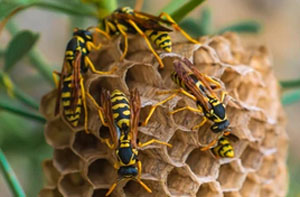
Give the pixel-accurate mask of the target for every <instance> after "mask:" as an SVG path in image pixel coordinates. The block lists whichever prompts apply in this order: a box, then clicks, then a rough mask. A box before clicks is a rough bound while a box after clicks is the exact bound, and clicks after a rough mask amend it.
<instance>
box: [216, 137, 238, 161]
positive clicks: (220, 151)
mask: <svg viewBox="0 0 300 197" xmlns="http://www.w3.org/2000/svg"><path fill="white" fill-rule="evenodd" d="M211 150H212V152H213V154H214V155H215V156H217V157H222V158H233V157H234V150H233V147H232V145H231V143H230V141H229V140H228V138H226V137H221V138H220V139H219V140H218V145H217V146H216V147H214V148H212V149H211Z"/></svg>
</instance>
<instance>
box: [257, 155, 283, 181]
mask: <svg viewBox="0 0 300 197" xmlns="http://www.w3.org/2000/svg"><path fill="white" fill-rule="evenodd" d="M275 154H276V153H275ZM276 174H278V163H277V160H276V156H274V155H271V156H266V157H264V159H263V161H262V165H261V167H260V169H259V170H258V175H259V176H260V177H261V178H262V179H264V180H272V179H274V178H275V176H276Z"/></svg>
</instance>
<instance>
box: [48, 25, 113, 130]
mask: <svg viewBox="0 0 300 197" xmlns="http://www.w3.org/2000/svg"><path fill="white" fill-rule="evenodd" d="M100 48H101V44H99V45H97V46H96V45H95V44H94V43H93V35H92V33H91V32H90V31H88V30H83V29H78V28H75V29H74V32H73V37H72V39H71V40H70V41H69V42H68V44H67V47H66V52H65V57H64V63H63V66H62V70H61V72H60V73H59V72H57V71H54V72H53V78H54V81H55V83H56V86H57V87H58V96H57V100H56V108H55V114H58V112H59V110H60V104H61V103H62V105H63V115H64V116H65V118H66V120H67V121H68V122H69V123H70V124H71V125H72V126H73V127H77V126H78V123H79V120H80V117H81V114H82V107H83V109H84V114H85V118H84V127H85V130H86V132H88V128H87V122H88V119H87V118H88V114H87V106H86V99H85V89H84V85H83V74H85V73H86V72H87V71H88V68H90V69H91V70H92V72H94V73H96V74H111V73H112V72H114V70H111V71H108V72H102V71H98V70H96V69H95V66H94V64H93V63H92V61H91V60H90V58H89V57H88V55H89V53H90V51H91V50H99V49H100ZM56 75H58V76H59V77H60V79H59V81H57V79H56Z"/></svg>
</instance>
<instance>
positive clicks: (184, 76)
mask: <svg viewBox="0 0 300 197" xmlns="http://www.w3.org/2000/svg"><path fill="white" fill-rule="evenodd" d="M173 64H174V69H175V71H174V72H173V73H172V74H171V79H172V80H173V81H174V82H175V83H176V84H177V85H178V86H179V87H180V88H179V89H176V90H172V91H166V92H161V93H160V94H169V93H173V94H172V95H171V96H169V97H167V98H166V99H164V100H163V101H161V102H159V103H157V104H155V105H153V106H152V107H151V109H150V113H149V115H148V116H147V118H146V119H145V121H144V122H143V124H142V125H146V124H147V123H148V121H149V119H150V118H151V116H152V114H153V112H154V111H155V109H156V108H157V107H158V106H159V105H162V104H164V103H166V102H167V101H169V100H171V99H173V98H174V97H175V96H177V95H178V94H179V93H182V94H184V95H186V96H188V97H189V98H191V99H192V100H194V101H195V102H196V106H197V108H193V107H191V106H185V107H181V108H178V109H176V110H174V111H171V112H170V114H175V113H177V112H180V111H183V110H189V111H193V112H198V113H201V114H203V115H204V116H203V120H202V121H201V122H200V123H199V124H197V125H195V126H194V127H193V128H192V129H197V128H199V127H201V126H203V125H204V124H205V123H206V122H207V121H208V120H210V121H211V122H212V123H213V125H212V126H211V127H210V128H211V130H212V131H213V132H214V133H219V132H224V135H228V134H229V128H228V127H229V121H228V119H227V115H226V110H225V105H224V103H223V102H224V99H225V96H226V92H223V91H222V93H221V98H219V97H218V96H217V95H216V93H215V92H214V91H216V90H217V89H220V88H221V84H220V83H219V82H217V81H216V80H214V79H213V78H211V77H209V76H207V75H205V74H203V73H200V72H199V71H198V70H197V68H196V67H195V66H194V65H193V64H192V63H191V62H190V61H189V60H188V59H186V58H185V59H183V60H180V61H178V60H177V61H174V63H173ZM216 142H217V140H213V141H212V142H211V143H210V144H209V145H208V146H207V147H204V148H203V149H202V150H207V149H209V148H210V147H211V146H213V145H214V144H215V143H216Z"/></svg>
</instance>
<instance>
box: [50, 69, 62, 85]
mask: <svg viewBox="0 0 300 197" xmlns="http://www.w3.org/2000/svg"><path fill="white" fill-rule="evenodd" d="M57 76H59V77H60V76H61V73H60V72H58V71H56V70H54V71H53V72H52V78H53V81H54V83H55V87H56V88H57V87H58V86H59V80H58V79H57Z"/></svg>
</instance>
